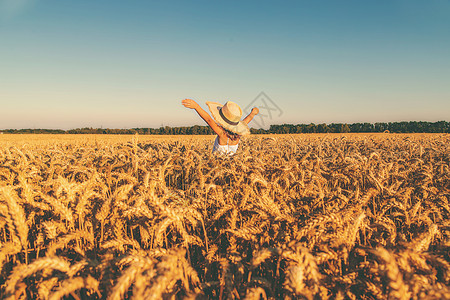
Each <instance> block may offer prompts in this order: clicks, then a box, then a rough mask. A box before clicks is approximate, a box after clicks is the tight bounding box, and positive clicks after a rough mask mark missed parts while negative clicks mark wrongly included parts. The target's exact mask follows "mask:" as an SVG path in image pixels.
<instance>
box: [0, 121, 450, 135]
mask: <svg viewBox="0 0 450 300" xmlns="http://www.w3.org/2000/svg"><path fill="white" fill-rule="evenodd" d="M250 131H251V133H255V134H269V133H272V134H273V133H274V134H286V133H347V132H385V131H388V132H392V133H415V132H417V133H425V132H427V133H450V122H446V121H439V122H415V121H414V122H389V123H352V124H345V123H344V124H343V123H331V124H325V123H322V124H314V123H311V124H297V125H293V124H281V125H271V126H270V128H269V129H256V128H251V129H250ZM1 132H3V133H19V134H20V133H24V134H25V133H41V134H42V133H45V134H136V133H137V134H166V135H185V134H193V135H198V134H204V135H206V134H213V133H214V132H213V131H212V130H211V128H210V127H209V126H199V125H194V126H187V127H170V126H163V127H160V128H131V129H109V128H90V127H89V128H88V127H86V128H77V129H70V130H61V129H5V130H0V133H1Z"/></svg>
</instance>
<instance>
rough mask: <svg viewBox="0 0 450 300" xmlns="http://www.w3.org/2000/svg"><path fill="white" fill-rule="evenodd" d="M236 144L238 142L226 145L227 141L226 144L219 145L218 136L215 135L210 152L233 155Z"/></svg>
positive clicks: (236, 147)
mask: <svg viewBox="0 0 450 300" xmlns="http://www.w3.org/2000/svg"><path fill="white" fill-rule="evenodd" d="M238 146H239V143H237V144H236V145H228V141H227V144H226V145H219V136H217V137H216V140H215V141H214V145H213V149H212V152H213V153H214V152H217V153H220V154H228V155H233V154H235V153H236V151H237V149H238Z"/></svg>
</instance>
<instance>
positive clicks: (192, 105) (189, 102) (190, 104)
mask: <svg viewBox="0 0 450 300" xmlns="http://www.w3.org/2000/svg"><path fill="white" fill-rule="evenodd" d="M181 104H183V105H184V106H185V107H187V108H192V109H196V108H197V107H198V104H197V102H195V101H194V100H192V99H184V100H183V101H181Z"/></svg>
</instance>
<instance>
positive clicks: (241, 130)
mask: <svg viewBox="0 0 450 300" xmlns="http://www.w3.org/2000/svg"><path fill="white" fill-rule="evenodd" d="M206 105H208V108H209V111H210V112H211V115H212V116H213V118H214V120H216V122H217V123H219V125H220V126H222V127H223V128H225V129H227V130H229V131H231V132H234V133H237V134H239V135H242V136H244V135H249V134H250V129H249V128H248V125H247V124H246V123H245V122H242V121H239V123H238V124H237V125H231V124H228V123H227V122H225V121H224V119H222V117H221V116H220V114H219V110H220V108H221V107H222V106H223V105H222V104H220V103H217V102H211V101H206Z"/></svg>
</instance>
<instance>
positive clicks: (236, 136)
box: [219, 124, 241, 141]
mask: <svg viewBox="0 0 450 300" xmlns="http://www.w3.org/2000/svg"><path fill="white" fill-rule="evenodd" d="M219 126H220V127H221V128H222V129H223V131H224V132H225V134H226V135H227V137H228V138H229V139H230V140H232V141H235V140H237V139H239V138H240V137H241V135H239V134H237V133H235V132H232V131H230V130H228V129H226V128H224V127H223V126H221V125H220V124H219Z"/></svg>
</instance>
